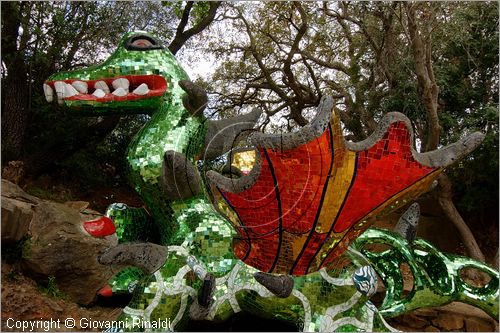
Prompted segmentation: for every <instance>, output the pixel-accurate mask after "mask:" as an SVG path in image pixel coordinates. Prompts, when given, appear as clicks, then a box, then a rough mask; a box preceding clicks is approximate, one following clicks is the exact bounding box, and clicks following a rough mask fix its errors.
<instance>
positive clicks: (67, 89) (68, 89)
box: [64, 83, 79, 98]
mask: <svg viewBox="0 0 500 333" xmlns="http://www.w3.org/2000/svg"><path fill="white" fill-rule="evenodd" d="M78 94H79V93H78V90H76V89H75V87H73V86H72V85H71V84H67V83H66V85H65V86H64V97H65V98H66V97H71V96H75V95H78Z"/></svg>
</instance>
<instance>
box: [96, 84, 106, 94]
mask: <svg viewBox="0 0 500 333" xmlns="http://www.w3.org/2000/svg"><path fill="white" fill-rule="evenodd" d="M94 89H96V90H97V89H101V90H102V91H104V92H105V93H106V94H109V87H108V85H107V84H106V82H104V81H97V82H96V83H94Z"/></svg>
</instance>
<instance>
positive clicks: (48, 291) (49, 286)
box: [38, 276, 67, 299]
mask: <svg viewBox="0 0 500 333" xmlns="http://www.w3.org/2000/svg"><path fill="white" fill-rule="evenodd" d="M38 290H40V292H42V293H43V294H45V295H47V296H49V297H52V298H55V299H66V298H67V296H66V294H64V293H63V292H62V291H61V290H59V287H58V286H57V282H56V278H55V277H54V276H49V278H48V280H47V283H46V284H43V283H39V284H38Z"/></svg>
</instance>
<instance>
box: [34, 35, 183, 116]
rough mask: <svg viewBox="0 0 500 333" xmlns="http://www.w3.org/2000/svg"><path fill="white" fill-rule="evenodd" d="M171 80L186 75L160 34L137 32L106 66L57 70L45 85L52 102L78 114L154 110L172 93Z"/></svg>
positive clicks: (121, 42)
mask: <svg viewBox="0 0 500 333" xmlns="http://www.w3.org/2000/svg"><path fill="white" fill-rule="evenodd" d="M173 78H176V79H179V78H180V79H185V78H187V74H186V73H185V72H184V70H183V69H182V68H181V67H180V65H179V64H178V63H177V60H176V59H175V58H174V56H173V55H172V53H171V52H170V51H169V50H168V49H167V48H166V47H164V46H162V45H161V43H160V41H159V40H158V39H157V38H156V37H154V36H152V35H151V34H149V33H146V32H142V31H136V32H130V33H127V34H126V35H125V36H124V37H123V38H122V40H121V41H120V43H119V45H118V48H117V49H116V51H115V52H114V53H113V54H112V55H111V56H110V57H109V58H108V59H107V60H106V61H104V62H103V63H102V64H99V65H96V66H91V67H88V68H84V69H79V70H75V71H68V72H59V73H56V74H54V75H52V76H51V77H49V78H48V79H47V81H46V82H45V83H44V84H43V89H44V93H45V98H46V99H47V101H48V102H52V101H54V100H57V102H58V103H59V104H60V105H64V106H65V107H67V108H69V109H70V110H72V111H74V112H78V111H81V112H82V113H91V114H103V113H108V114H109V113H112V112H122V111H126V112H129V113H151V112H153V111H154V110H155V109H157V108H158V107H159V106H160V105H161V103H162V101H163V100H164V99H167V98H168V96H169V95H171V94H172V90H173V89H174V84H173V81H175V80H173ZM176 89H179V88H176Z"/></svg>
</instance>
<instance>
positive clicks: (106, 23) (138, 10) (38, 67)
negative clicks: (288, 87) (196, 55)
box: [2, 1, 220, 175]
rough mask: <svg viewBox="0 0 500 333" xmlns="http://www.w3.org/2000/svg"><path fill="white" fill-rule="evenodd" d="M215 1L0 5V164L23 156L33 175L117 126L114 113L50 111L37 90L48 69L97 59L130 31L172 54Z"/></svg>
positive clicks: (205, 20) (203, 22)
mask: <svg viewBox="0 0 500 333" xmlns="http://www.w3.org/2000/svg"><path fill="white" fill-rule="evenodd" d="M219 6H220V2H210V3H209V4H208V3H204V2H198V3H193V2H180V3H175V4H172V3H162V2H160V1H152V2H73V1H69V2H4V3H2V46H3V52H2V65H3V68H2V75H3V78H4V80H2V92H3V93H2V106H3V107H2V118H3V121H2V162H3V164H6V163H7V162H8V161H10V160H12V159H23V160H25V162H26V163H25V165H26V167H27V168H28V169H29V170H28V173H29V174H31V175H37V174H39V173H40V172H43V171H44V170H47V169H49V168H51V167H53V166H54V163H56V162H57V161H64V160H65V159H66V158H68V157H69V156H71V155H72V154H74V153H75V152H76V151H78V150H80V149H82V148H83V149H84V148H85V147H88V146H93V147H94V148H93V149H95V145H96V144H98V143H99V142H101V141H102V140H103V139H104V138H105V137H106V136H107V135H109V133H110V132H111V131H112V130H113V129H114V128H115V127H116V125H117V124H118V122H119V119H120V118H119V117H110V118H102V119H101V118H93V119H89V118H87V119H85V118H84V119H76V118H74V117H70V116H69V115H66V114H64V113H62V112H61V111H58V112H56V111H55V110H54V109H52V108H53V107H52V106H49V105H47V104H46V103H45V101H44V97H43V91H42V89H41V87H42V84H43V82H44V81H45V79H46V78H47V77H48V76H49V75H50V74H52V73H54V72H58V71H63V70H71V69H75V68H78V67H86V66H89V65H91V64H95V63H97V62H99V61H101V60H103V59H104V58H106V57H107V55H108V54H109V53H110V52H112V51H113V50H114V48H115V47H116V44H117V42H118V41H119V39H120V38H121V37H122V35H123V34H124V33H125V32H127V31H131V30H150V31H151V32H153V33H156V34H158V35H159V36H160V38H161V39H162V41H163V42H164V43H165V45H168V47H169V48H171V49H172V50H173V51H174V53H175V52H178V51H179V50H180V49H181V47H182V46H183V45H184V44H185V43H186V42H187V41H188V40H189V39H190V38H192V37H193V36H195V35H196V34H197V33H199V32H201V31H202V30H203V29H205V28H206V27H207V26H208V25H209V24H210V23H211V22H212V21H213V20H214V18H215V14H216V11H217V9H218V7H219ZM110 17H112V18H113V19H112V20H111V19H110ZM169 40H171V42H170V43H169ZM138 119H141V118H138ZM122 128H123V127H122ZM54 133H57V135H54ZM26 138H29V139H30V140H26ZM60 147H63V148H62V149H61V148H60Z"/></svg>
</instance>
